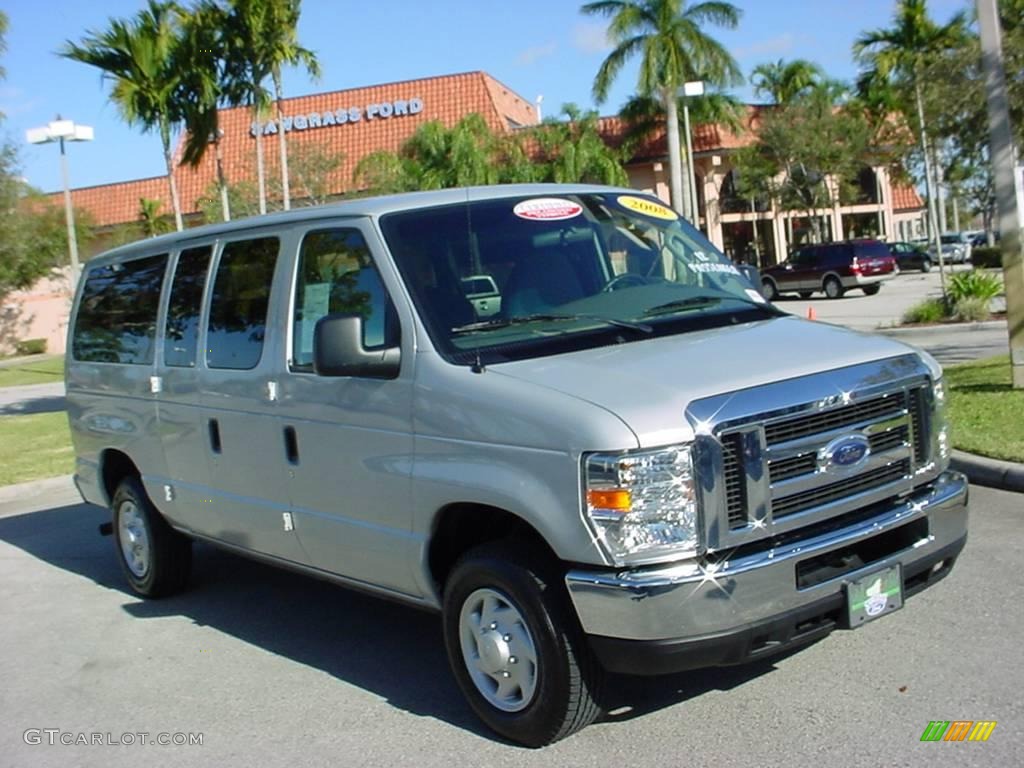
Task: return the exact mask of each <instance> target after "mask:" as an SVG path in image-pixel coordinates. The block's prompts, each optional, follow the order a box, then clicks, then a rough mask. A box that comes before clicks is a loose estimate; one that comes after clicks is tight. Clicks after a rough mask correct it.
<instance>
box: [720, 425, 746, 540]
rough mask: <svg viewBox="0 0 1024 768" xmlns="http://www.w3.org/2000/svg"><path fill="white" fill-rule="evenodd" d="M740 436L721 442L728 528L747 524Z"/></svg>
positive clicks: (732, 436)
mask: <svg viewBox="0 0 1024 768" xmlns="http://www.w3.org/2000/svg"><path fill="white" fill-rule="evenodd" d="M739 453H740V436H739V435H729V436H727V437H725V438H724V439H723V440H722V458H723V466H724V469H725V498H726V519H727V520H728V521H729V527H730V528H738V527H740V526H743V525H746V524H747V504H746V494H745V493H744V489H743V483H744V480H743V471H742V469H741V467H740V460H739Z"/></svg>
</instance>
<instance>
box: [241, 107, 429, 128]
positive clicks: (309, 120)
mask: <svg viewBox="0 0 1024 768" xmlns="http://www.w3.org/2000/svg"><path fill="white" fill-rule="evenodd" d="M422 111H423V100H422V99H396V100H395V101H382V102H379V103H376V104H367V105H366V106H365V107H342V108H340V109H336V110H333V111H331V110H328V111H326V112H310V113H309V114H306V115H291V116H286V117H283V118H282V119H281V127H282V128H283V129H284V132H285V133H288V132H289V131H309V130H313V129H314V128H328V127H330V126H333V125H345V124H347V123H358V122H362V121H363V120H366V121H367V122H369V121H371V120H386V119H388V118H392V117H406V116H408V115H418V114H419V113H420V112H422ZM277 130H278V125H277V120H268V121H267V122H265V123H261V122H259V121H255V122H253V124H252V125H251V126H250V127H249V135H250V136H255V135H256V134H257V133H259V132H261V131H262V133H263V135H264V136H271V135H273V134H275V133H277Z"/></svg>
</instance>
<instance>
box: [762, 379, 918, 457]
mask: <svg viewBox="0 0 1024 768" xmlns="http://www.w3.org/2000/svg"><path fill="white" fill-rule="evenodd" d="M906 407H907V396H906V393H905V392H903V391H902V390H900V391H897V392H892V393H890V394H886V395H882V396H881V397H876V398H872V399H870V400H865V401H863V402H859V403H855V404H853V405H844V406H841V407H839V408H834V409H832V410H830V411H825V412H823V413H815V414H812V415H810V416H802V417H799V418H795V419H786V420H785V421H780V422H776V423H774V424H767V425H765V428H764V437H765V441H766V442H767V443H768V445H774V444H776V443H786V442H789V441H791V440H796V439H798V438H801V437H807V436H808V435H815V434H818V433H820V432H828V431H830V430H833V429H840V428H841V427H848V426H851V425H854V424H860V423H862V422H865V421H879V420H881V419H884V418H886V417H889V416H897V415H899V414H900V413H902V412H903V410H904V409H905V408H906Z"/></svg>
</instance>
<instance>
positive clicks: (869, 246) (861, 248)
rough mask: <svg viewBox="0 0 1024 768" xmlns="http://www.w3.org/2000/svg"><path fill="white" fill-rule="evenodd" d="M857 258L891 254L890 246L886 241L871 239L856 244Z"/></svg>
mask: <svg viewBox="0 0 1024 768" xmlns="http://www.w3.org/2000/svg"><path fill="white" fill-rule="evenodd" d="M854 248H855V251H856V255H857V258H860V259H870V258H875V257H881V256H891V255H892V254H891V253H889V248H888V246H886V244H885V243H881V242H879V241H878V240H871V241H869V242H865V243H857V244H856V245H855V246H854Z"/></svg>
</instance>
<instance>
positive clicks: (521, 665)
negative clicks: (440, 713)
mask: <svg viewBox="0 0 1024 768" xmlns="http://www.w3.org/2000/svg"><path fill="white" fill-rule="evenodd" d="M444 639H445V647H446V649H447V651H448V661H449V663H450V664H451V667H452V671H453V672H454V674H455V679H456V681H457V682H458V684H459V687H460V688H461V689H462V693H463V695H464V696H465V697H466V699H467V700H468V701H469V703H470V705H471V706H472V707H473V710H474V711H475V712H476V713H477V715H478V716H479V717H480V719H482V720H483V721H484V722H485V723H486V724H487V725H488V726H489V727H491V728H492V729H493V730H495V731H497V732H498V733H499V734H501V735H502V736H504V737H506V738H508V739H511V740H513V741H516V742H519V743H520V744H524V745H526V746H529V747H541V746H544V745H546V744H550V743H552V742H555V741H558V740H559V739H562V738H565V737H566V736H568V735H570V734H572V733H574V732H575V731H578V730H580V729H581V728H583V727H585V726H586V725H588V724H590V723H591V722H593V721H594V719H595V718H596V717H597V716H598V714H600V707H599V706H598V704H597V700H596V699H597V696H598V692H599V689H600V686H601V682H602V679H603V674H604V671H603V670H602V669H601V668H600V667H599V666H598V664H597V662H596V660H595V659H594V658H593V654H592V653H591V651H590V648H589V646H588V645H587V643H586V639H585V637H584V636H583V631H582V629H581V628H580V626H579V624H578V622H577V621H576V617H575V614H574V613H573V611H572V608H571V606H570V604H569V599H568V595H567V594H566V593H565V587H564V585H563V581H562V578H561V575H560V574H559V573H558V572H557V569H555V568H553V567H551V566H550V564H548V563H546V562H545V561H544V560H542V559H539V558H538V557H537V556H536V555H535V554H533V553H532V552H530V551H529V550H528V549H527V548H526V547H525V546H520V545H517V544H515V543H512V542H502V543H497V544H488V545H485V546H482V547H478V548H476V549H474V550H471V551H470V552H468V553H467V554H465V555H463V557H462V558H461V559H460V560H459V562H458V563H457V564H456V566H455V568H454V569H453V571H452V573H451V576H450V577H449V579H448V582H447V584H446V585H445V592H444Z"/></svg>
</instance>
